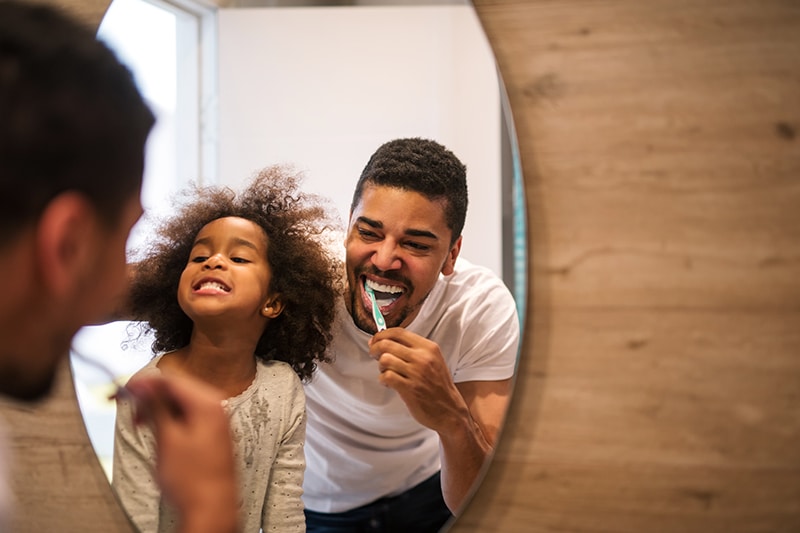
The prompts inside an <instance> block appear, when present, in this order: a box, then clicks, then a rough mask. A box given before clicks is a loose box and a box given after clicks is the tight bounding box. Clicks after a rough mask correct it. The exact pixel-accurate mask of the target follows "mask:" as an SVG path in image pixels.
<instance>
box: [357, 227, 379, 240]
mask: <svg viewBox="0 0 800 533" xmlns="http://www.w3.org/2000/svg"><path fill="white" fill-rule="evenodd" d="M358 234H359V235H360V236H361V237H362V238H364V239H377V238H378V235H377V234H376V233H375V232H374V231H372V230H368V229H364V228H358Z"/></svg>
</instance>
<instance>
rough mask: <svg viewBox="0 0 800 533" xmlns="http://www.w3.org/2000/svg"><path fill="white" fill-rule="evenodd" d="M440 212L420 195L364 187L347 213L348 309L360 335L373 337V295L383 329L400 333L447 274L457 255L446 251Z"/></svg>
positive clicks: (448, 234)
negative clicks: (369, 291)
mask: <svg viewBox="0 0 800 533" xmlns="http://www.w3.org/2000/svg"><path fill="white" fill-rule="evenodd" d="M451 235H452V233H451V231H450V229H449V228H448V227H447V224H446V222H445V215H444V206H443V204H442V202H440V201H430V200H428V199H427V198H426V197H425V196H423V195H422V194H420V193H417V192H413V191H406V190H403V189H398V188H394V187H383V186H376V185H368V186H367V187H365V188H364V193H363V195H362V197H361V200H360V201H359V203H358V204H357V205H356V206H355V208H354V209H353V212H352V213H350V223H349V226H348V230H347V236H346V237H345V248H346V268H347V281H348V285H349V287H348V297H347V299H346V302H345V303H346V305H347V309H348V311H349V312H350V315H351V316H352V317H353V321H354V322H355V323H356V325H357V326H358V327H359V328H361V329H362V330H364V331H366V332H368V333H375V332H376V331H377V327H376V326H375V322H374V320H373V318H372V304H371V302H370V300H369V297H368V296H367V294H366V291H365V290H364V283H368V284H369V285H370V287H371V288H372V289H373V291H374V292H375V296H376V297H377V300H378V305H379V307H380V309H381V313H383V315H384V318H385V319H386V326H387V327H397V326H402V327H405V326H407V325H409V324H410V323H411V322H412V321H413V320H414V318H415V317H416V316H417V314H419V310H420V308H421V307H422V303H423V302H424V301H425V298H427V296H428V293H430V291H431V289H432V288H433V286H434V284H435V283H436V280H437V279H438V278H439V274H440V273H442V274H445V275H448V274H451V273H452V272H453V265H454V264H455V261H456V258H457V257H458V253H459V251H460V249H461V238H460V237H459V238H458V240H457V241H456V243H455V244H454V245H453V246H450V240H451Z"/></svg>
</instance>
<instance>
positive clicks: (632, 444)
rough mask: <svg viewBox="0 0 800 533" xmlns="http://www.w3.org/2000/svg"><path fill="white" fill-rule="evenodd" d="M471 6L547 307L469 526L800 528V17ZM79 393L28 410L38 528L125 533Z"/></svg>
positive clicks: (776, 12)
mask: <svg viewBox="0 0 800 533" xmlns="http://www.w3.org/2000/svg"><path fill="white" fill-rule="evenodd" d="M65 1H67V4H66V5H68V6H71V7H73V8H74V9H76V10H78V12H79V13H80V14H81V16H83V17H84V18H85V19H86V20H93V21H95V23H99V20H100V18H101V16H102V13H103V12H104V11H105V5H104V4H105V2H103V1H101V0H89V2H86V1H85V0H65ZM62 3H64V2H62ZM475 4H476V8H477V11H478V14H479V17H480V19H481V21H482V23H483V25H484V28H485V29H486V31H487V34H488V36H489V39H490V42H491V44H492V46H493V49H494V51H495V54H496V57H497V60H498V65H499V68H500V72H501V74H502V76H503V79H504V83H505V86H506V89H507V91H508V94H509V100H510V103H511V109H512V112H513V115H514V121H515V126H516V130H517V134H518V139H519V145H520V157H521V163H522V169H523V173H524V179H525V182H526V196H527V205H528V211H529V212H528V225H529V228H528V231H529V239H528V240H529V249H530V252H529V257H530V265H529V287H530V288H531V291H530V294H529V297H528V302H527V308H528V310H529V313H528V316H527V317H526V327H525V337H524V345H523V349H522V359H521V362H520V367H519V368H520V372H519V376H518V378H517V384H516V389H515V395H514V402H513V404H512V407H511V410H510V412H509V415H508V420H507V423H506V427H505V429H504V432H503V435H502V438H501V441H500V445H499V448H498V450H497V453H496V457H495V460H494V462H493V463H492V464H491V466H490V467H489V468H488V469H487V472H486V477H485V480H484V482H483V483H482V485H481V486H480V487H479V488H478V490H477V491H476V492H475V494H474V497H473V500H472V501H471V502H470V505H469V506H468V507H467V509H466V510H465V512H464V514H463V516H462V517H461V518H460V519H459V520H457V521H456V523H455V524H454V525H453V526H452V528H451V530H452V531H453V532H457V533H462V532H469V531H481V532H485V531H498V532H501V531H502V532H504V533H505V532H516V531H526V532H528V531H531V532H539V531H542V532H587V533H588V532H603V533H617V532H618V533H628V532H630V533H634V532H635V533H641V532H648V533H649V532H689V533H692V532H697V533H701V532H702V533H709V532H710V533H717V532H718V533H723V532H724V533H728V532H743V533H744V532H747V533H750V532H753V533H755V532H794V531H798V530H800V409H798V407H800V275H799V274H800V4H798V3H797V2H795V1H788V0H787V1H778V0H766V1H762V2H752V1H741V0H730V1H722V0H694V1H686V0H675V1H668V0H649V1H648V2H637V1H633V0H625V1H622V0H620V1H593V2H587V1H570V0H558V1H553V0H497V1H494V0H478V1H477V2H475ZM65 375H66V374H65ZM70 385H71V382H69V380H67V381H65V382H63V383H62V386H61V387H60V388H59V392H58V395H57V396H56V397H55V398H54V399H53V400H52V401H51V402H49V403H48V404H46V405H44V406H42V407H41V410H40V408H36V409H35V410H31V411H28V410H27V409H26V410H23V411H24V412H13V413H11V415H12V416H11V420H10V425H11V427H12V430H13V438H14V447H15V450H16V451H17V455H18V462H17V463H16V469H15V478H14V480H15V483H16V485H17V490H19V491H21V492H19V495H20V500H21V501H20V508H21V511H22V514H23V518H24V520H23V522H22V523H21V526H20V528H19V531H40V530H45V529H47V530H55V529H60V530H65V531H120V532H129V531H130V528H129V526H127V523H126V522H125V521H124V520H123V519H121V517H120V511H119V508H118V507H117V506H116V502H115V501H114V499H113V496H112V495H111V492H110V489H109V488H108V486H107V485H106V484H105V483H104V479H101V477H100V476H102V472H101V471H100V468H99V465H97V463H96V461H95V460H94V456H93V455H92V456H91V458H90V457H89V454H90V453H91V448H90V445H89V443H88V439H87V437H86V434H85V430H84V429H83V427H82V424H81V422H80V418H79V417H80V415H79V413H78V411H77V407H76V404H75V398H74V392H72V391H71V389H70ZM2 414H3V416H5V417H6V418H8V414H9V413H8V407H7V406H4V407H3V408H2ZM42 422H44V424H42ZM48 428H49V429H48ZM73 453H75V454H76V456H77V459H74V458H72V454H73ZM65 458H66V459H65Z"/></svg>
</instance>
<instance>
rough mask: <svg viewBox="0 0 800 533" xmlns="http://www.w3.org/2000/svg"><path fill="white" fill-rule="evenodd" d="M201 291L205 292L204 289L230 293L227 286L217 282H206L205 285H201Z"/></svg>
mask: <svg viewBox="0 0 800 533" xmlns="http://www.w3.org/2000/svg"><path fill="white" fill-rule="evenodd" d="M199 289H200V290H203V289H214V290H218V291H224V292H228V288H227V287H226V286H225V285H223V284H221V283H217V282H216V281H206V282H204V283H201V284H200V287H199Z"/></svg>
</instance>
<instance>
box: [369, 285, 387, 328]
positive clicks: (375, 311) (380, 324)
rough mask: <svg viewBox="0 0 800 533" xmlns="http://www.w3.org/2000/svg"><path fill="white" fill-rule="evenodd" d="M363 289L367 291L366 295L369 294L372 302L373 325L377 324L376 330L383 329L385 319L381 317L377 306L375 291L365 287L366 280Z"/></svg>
mask: <svg viewBox="0 0 800 533" xmlns="http://www.w3.org/2000/svg"><path fill="white" fill-rule="evenodd" d="M364 290H365V291H367V296H369V299H370V301H371V302H372V318H374V319H375V325H376V326H378V331H383V330H385V329H386V321H385V320H384V319H383V315H382V314H381V310H380V308H379V307H378V301H377V300H376V299H375V293H374V292H373V290H372V289H371V288H369V287H367V283H366V282H364Z"/></svg>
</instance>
